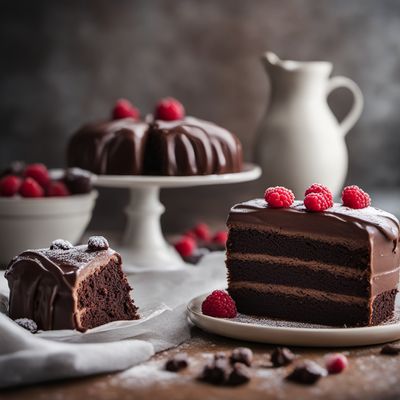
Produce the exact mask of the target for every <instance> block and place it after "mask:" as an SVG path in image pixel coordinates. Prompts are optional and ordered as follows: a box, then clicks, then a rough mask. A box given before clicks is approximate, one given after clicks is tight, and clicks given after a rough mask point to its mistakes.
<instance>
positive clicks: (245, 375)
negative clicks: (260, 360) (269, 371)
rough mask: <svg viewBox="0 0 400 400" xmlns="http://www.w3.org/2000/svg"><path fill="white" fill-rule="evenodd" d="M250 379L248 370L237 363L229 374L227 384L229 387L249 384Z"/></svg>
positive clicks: (243, 365)
mask: <svg viewBox="0 0 400 400" xmlns="http://www.w3.org/2000/svg"><path fill="white" fill-rule="evenodd" d="M250 379H251V372H250V368H248V367H247V366H246V365H245V364H243V363H240V362H237V363H235V364H233V367H232V371H231V373H230V374H229V377H228V382H227V384H228V385H230V386H239V385H243V384H245V383H247V382H249V381H250Z"/></svg>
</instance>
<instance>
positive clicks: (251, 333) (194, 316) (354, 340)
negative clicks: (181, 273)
mask: <svg viewBox="0 0 400 400" xmlns="http://www.w3.org/2000/svg"><path fill="white" fill-rule="evenodd" d="M207 295H208V293H207V294H204V295H202V296H198V297H196V298H194V299H193V300H191V301H190V302H189V304H188V306H187V310H188V315H189V318H190V320H191V321H192V322H193V323H194V324H195V325H196V326H198V327H199V328H201V329H203V330H205V331H208V332H211V333H216V334H217V335H221V336H226V337H229V338H233V339H240V340H247V341H251V342H261V343H272V344H280V345H291V346H308V347H310V346H311V347H342V346H367V345H373V344H379V343H386V342H391V341H394V340H398V339H400V322H393V323H388V324H384V325H379V326H371V327H362V328H330V327H324V326H320V327H317V326H316V327H313V328H309V327H299V326H301V324H296V325H298V326H296V327H293V326H290V325H291V324H292V325H294V324H293V323H290V322H285V321H279V322H278V321H273V320H268V319H260V318H256V317H248V316H246V317H245V318H244V316H242V317H240V316H239V317H237V318H234V319H224V318H214V317H209V316H207V315H203V314H202V312H201V303H202V302H203V300H204V299H205V297H206V296H207ZM244 321H246V322H244ZM285 324H286V325H289V326H285ZM278 325H279V326H278ZM305 326H306V325H305Z"/></svg>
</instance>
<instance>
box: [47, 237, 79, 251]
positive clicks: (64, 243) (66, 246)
mask: <svg viewBox="0 0 400 400" xmlns="http://www.w3.org/2000/svg"><path fill="white" fill-rule="evenodd" d="M73 247H74V246H73V245H72V243H70V242H68V240H64V239H56V240H53V241H52V243H51V246H50V250H70V249H72V248H73Z"/></svg>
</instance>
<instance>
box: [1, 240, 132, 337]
mask: <svg viewBox="0 0 400 400" xmlns="http://www.w3.org/2000/svg"><path fill="white" fill-rule="evenodd" d="M111 260H115V262H116V264H117V265H119V264H120V263H121V257H120V255H119V254H118V253H116V252H115V251H114V250H111V249H107V250H101V251H89V250H88V248H87V246H76V247H73V248H72V249H68V250H63V249H54V250H50V249H39V250H27V251H25V252H23V253H22V254H20V255H19V256H17V257H15V258H14V259H13V260H12V261H11V263H10V264H9V266H8V269H7V271H6V273H5V277H6V278H7V280H8V284H9V287H10V299H9V304H10V307H9V315H10V317H11V318H13V319H16V318H25V317H27V318H30V319H32V320H34V321H35V322H36V324H37V325H38V327H39V329H43V330H49V329H78V330H85V329H84V328H83V327H82V326H81V325H80V321H79V318H77V313H78V309H77V289H78V285H79V283H80V282H82V280H83V279H84V278H85V277H87V276H88V275H90V274H91V273H92V272H95V271H97V270H98V269H100V268H101V267H102V266H105V265H107V264H108V263H109V262H110V261H111ZM132 307H133V305H132Z"/></svg>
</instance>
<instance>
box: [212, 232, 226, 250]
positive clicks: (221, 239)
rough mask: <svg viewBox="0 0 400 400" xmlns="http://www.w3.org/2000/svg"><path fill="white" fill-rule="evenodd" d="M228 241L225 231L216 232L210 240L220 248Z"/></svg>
mask: <svg viewBox="0 0 400 400" xmlns="http://www.w3.org/2000/svg"><path fill="white" fill-rule="evenodd" d="M227 240H228V232H227V231H218V232H216V233H215V235H214V236H213V238H212V242H213V243H217V244H220V245H221V246H225V245H226V241H227Z"/></svg>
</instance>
